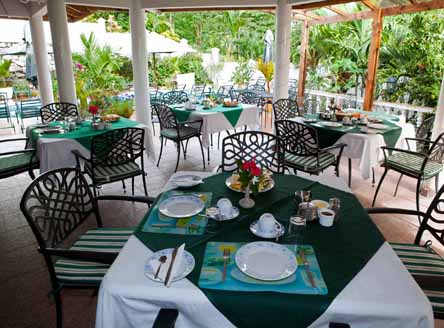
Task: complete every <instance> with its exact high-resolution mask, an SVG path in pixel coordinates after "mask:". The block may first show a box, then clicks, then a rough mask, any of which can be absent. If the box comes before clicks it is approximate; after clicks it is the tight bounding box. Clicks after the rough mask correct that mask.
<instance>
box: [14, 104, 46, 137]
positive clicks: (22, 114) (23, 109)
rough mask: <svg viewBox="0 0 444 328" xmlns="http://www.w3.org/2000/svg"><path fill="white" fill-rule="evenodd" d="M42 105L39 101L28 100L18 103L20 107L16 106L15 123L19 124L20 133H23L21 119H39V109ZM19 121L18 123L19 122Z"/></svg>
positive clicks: (23, 125) (23, 128)
mask: <svg viewBox="0 0 444 328" xmlns="http://www.w3.org/2000/svg"><path fill="white" fill-rule="evenodd" d="M41 107H42V103H41V101H40V99H29V100H23V101H20V106H17V110H18V115H17V123H19V124H20V128H21V130H22V133H23V132H24V131H25V124H24V122H23V119H25V118H40V117H41V116H40V108H41ZM19 119H20V122H19Z"/></svg>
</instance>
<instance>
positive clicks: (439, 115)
mask: <svg viewBox="0 0 444 328" xmlns="http://www.w3.org/2000/svg"><path fill="white" fill-rule="evenodd" d="M443 132H444V77H443V79H442V82H441V91H440V92H439V99H438V106H437V107H436V112H435V122H434V124H433V133H432V140H435V139H436V138H437V137H438V136H439V135H440V134H441V133H443Z"/></svg>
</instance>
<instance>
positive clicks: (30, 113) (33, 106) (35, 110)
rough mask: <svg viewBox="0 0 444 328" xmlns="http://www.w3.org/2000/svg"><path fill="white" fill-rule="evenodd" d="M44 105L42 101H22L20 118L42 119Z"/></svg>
mask: <svg viewBox="0 0 444 328" xmlns="http://www.w3.org/2000/svg"><path fill="white" fill-rule="evenodd" d="M41 107H42V103H41V101H40V99H29V100H23V101H20V117H21V118H31V117H40V108H41Z"/></svg>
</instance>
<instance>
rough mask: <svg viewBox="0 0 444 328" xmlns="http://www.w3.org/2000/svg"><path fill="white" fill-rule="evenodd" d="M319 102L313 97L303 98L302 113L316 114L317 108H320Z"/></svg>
mask: <svg viewBox="0 0 444 328" xmlns="http://www.w3.org/2000/svg"><path fill="white" fill-rule="evenodd" d="M320 108H321V106H320V103H319V101H317V100H316V99H314V98H307V99H305V100H304V113H305V114H316V112H317V111H318V109H320Z"/></svg>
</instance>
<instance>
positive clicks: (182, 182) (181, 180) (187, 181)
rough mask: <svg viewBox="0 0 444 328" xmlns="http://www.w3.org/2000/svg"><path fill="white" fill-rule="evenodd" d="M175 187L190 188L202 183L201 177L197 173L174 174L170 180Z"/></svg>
mask: <svg viewBox="0 0 444 328" xmlns="http://www.w3.org/2000/svg"><path fill="white" fill-rule="evenodd" d="M172 182H173V184H174V185H175V186H176V187H180V188H191V187H194V186H197V185H198V184H201V183H202V178H201V177H199V176H197V175H192V174H187V175H179V176H175V177H174V178H173V180H172Z"/></svg>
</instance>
